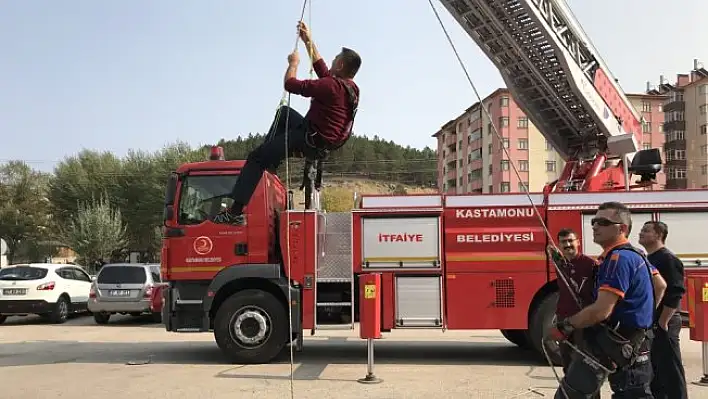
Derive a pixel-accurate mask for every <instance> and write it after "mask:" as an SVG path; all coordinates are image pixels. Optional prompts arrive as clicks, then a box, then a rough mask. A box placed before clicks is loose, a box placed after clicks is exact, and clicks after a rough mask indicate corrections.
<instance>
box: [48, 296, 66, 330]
mask: <svg viewBox="0 0 708 399" xmlns="http://www.w3.org/2000/svg"><path fill="white" fill-rule="evenodd" d="M69 313H71V303H70V302H69V299H68V298H67V297H66V296H64V295H62V296H60V297H59V299H57V303H55V304H54V309H53V310H52V313H51V315H50V320H51V322H52V323H54V324H63V323H66V321H67V320H69Z"/></svg>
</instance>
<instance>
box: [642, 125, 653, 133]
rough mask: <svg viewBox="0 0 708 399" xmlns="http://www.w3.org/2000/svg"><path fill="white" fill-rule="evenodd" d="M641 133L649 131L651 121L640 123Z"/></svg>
mask: <svg viewBox="0 0 708 399" xmlns="http://www.w3.org/2000/svg"><path fill="white" fill-rule="evenodd" d="M642 133H651V122H644V123H642Z"/></svg>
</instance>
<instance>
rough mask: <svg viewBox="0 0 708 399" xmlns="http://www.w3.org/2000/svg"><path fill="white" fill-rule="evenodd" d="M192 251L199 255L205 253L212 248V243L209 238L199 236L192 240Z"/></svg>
mask: <svg viewBox="0 0 708 399" xmlns="http://www.w3.org/2000/svg"><path fill="white" fill-rule="evenodd" d="M193 247H194V252H196V253H198V254H199V255H206V254H208V253H209V252H211V250H212V249H214V244H213V243H212V242H211V238H209V237H205V236H201V237H197V239H196V240H194V245H193Z"/></svg>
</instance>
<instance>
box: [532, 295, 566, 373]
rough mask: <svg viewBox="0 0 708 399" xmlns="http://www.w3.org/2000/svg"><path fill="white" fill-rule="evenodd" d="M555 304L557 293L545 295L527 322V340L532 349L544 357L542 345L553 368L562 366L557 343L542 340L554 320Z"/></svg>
mask: <svg viewBox="0 0 708 399" xmlns="http://www.w3.org/2000/svg"><path fill="white" fill-rule="evenodd" d="M557 304H558V292H557V291H556V292H552V293H550V294H548V295H546V297H545V298H543V299H542V300H541V301H540V302H539V303H538V305H536V308H535V309H534V310H533V313H532V315H531V320H530V321H529V338H530V339H531V346H532V348H534V349H535V350H536V351H538V353H540V354H541V356H544V355H543V347H542V346H541V345H544V346H545V347H546V352H547V353H548V356H549V357H550V358H551V362H553V365H554V366H560V365H561V364H562V358H561V354H560V347H559V346H558V343H557V342H554V341H546V340H544V336H545V335H546V331H548V329H549V328H550V327H551V325H552V324H553V322H554V320H555V317H556V305H557ZM542 341H543V343H542ZM544 359H545V356H544Z"/></svg>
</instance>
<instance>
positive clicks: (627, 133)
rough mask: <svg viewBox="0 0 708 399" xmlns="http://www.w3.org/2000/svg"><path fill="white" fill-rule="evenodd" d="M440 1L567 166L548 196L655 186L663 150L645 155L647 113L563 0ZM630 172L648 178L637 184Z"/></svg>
mask: <svg viewBox="0 0 708 399" xmlns="http://www.w3.org/2000/svg"><path fill="white" fill-rule="evenodd" d="M441 2H442V3H443V5H444V6H445V8H446V9H447V10H448V11H449V12H450V14H451V15H452V16H453V18H454V19H455V20H456V21H457V22H458V23H459V24H460V25H461V26H462V27H463V28H464V30H465V31H466V32H467V34H468V35H469V36H470V37H471V38H472V39H473V40H474V41H475V42H476V43H477V45H478V46H479V47H480V48H481V49H482V51H483V52H484V53H485V54H486V55H487V57H489V59H490V60H491V61H492V62H493V63H494V65H495V66H496V67H497V68H498V69H499V71H500V73H501V75H502V77H503V79H504V82H505V84H506V85H507V87H508V89H509V91H510V92H511V94H512V95H513V97H514V100H515V101H516V103H517V104H518V105H519V107H520V108H521V109H522V110H523V111H524V113H525V114H526V115H527V117H528V118H529V120H530V121H531V122H532V123H533V124H534V125H535V126H536V127H537V128H538V129H539V131H540V132H541V134H542V135H543V136H544V137H545V138H546V140H548V141H549V143H550V144H551V145H552V146H553V147H554V148H555V150H556V151H557V152H558V153H559V154H560V156H561V157H562V158H563V160H564V161H565V167H564V169H563V172H562V173H561V175H560V177H559V179H558V180H557V181H555V182H552V183H549V184H548V185H547V187H546V190H545V191H547V192H559V191H605V190H610V191H611V190H629V189H631V188H636V187H647V186H650V185H651V184H652V183H653V179H654V178H655V177H656V173H658V172H659V171H660V170H661V155H660V152H659V150H658V149H651V150H641V151H639V148H640V144H641V141H642V129H641V122H640V115H639V114H638V113H637V111H636V110H635V109H634V107H633V106H632V104H631V102H630V101H629V99H628V98H627V96H626V95H625V94H624V92H623V91H622V89H621V88H620V86H619V84H618V83H617V80H616V79H615V78H614V77H613V76H612V74H611V73H610V71H609V69H608V68H607V66H606V65H605V63H604V62H603V61H602V59H601V58H600V56H599V53H598V52H597V50H596V49H595V48H594V47H593V45H592V43H591V42H590V39H589V38H588V37H587V36H586V35H585V33H584V32H583V30H582V28H581V27H580V24H579V23H578V21H577V20H576V19H575V18H574V16H573V14H572V12H571V11H570V9H569V7H568V5H567V4H566V3H565V1H564V0H441ZM615 161H616V162H615ZM630 163H631V164H630ZM630 174H636V175H639V176H641V179H640V180H639V181H638V182H637V184H631V183H630V181H629V179H630Z"/></svg>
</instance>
